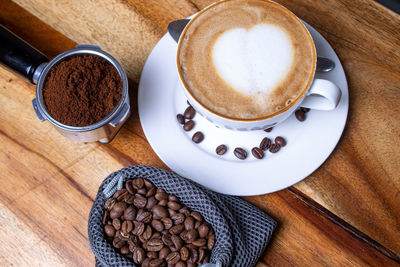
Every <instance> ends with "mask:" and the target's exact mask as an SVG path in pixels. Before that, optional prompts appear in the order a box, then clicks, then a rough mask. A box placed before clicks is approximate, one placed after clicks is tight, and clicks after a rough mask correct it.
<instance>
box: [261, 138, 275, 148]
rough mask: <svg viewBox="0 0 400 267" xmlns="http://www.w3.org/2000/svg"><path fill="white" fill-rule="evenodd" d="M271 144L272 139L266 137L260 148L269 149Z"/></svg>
mask: <svg viewBox="0 0 400 267" xmlns="http://www.w3.org/2000/svg"><path fill="white" fill-rule="evenodd" d="M271 144H272V141H271V139H269V138H268V137H264V138H263V140H261V143H260V148H261V149H262V150H264V151H265V150H268V148H270V146H271Z"/></svg>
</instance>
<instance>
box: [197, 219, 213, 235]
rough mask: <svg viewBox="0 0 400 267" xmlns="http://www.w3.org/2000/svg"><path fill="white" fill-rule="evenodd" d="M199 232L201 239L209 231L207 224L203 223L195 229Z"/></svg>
mask: <svg viewBox="0 0 400 267" xmlns="http://www.w3.org/2000/svg"><path fill="white" fill-rule="evenodd" d="M197 230H198V231H199V236H200V237H201V238H204V237H206V236H207V235H208V232H209V231H210V227H209V226H208V225H207V223H203V224H201V225H200V226H199V228H198V229H197Z"/></svg>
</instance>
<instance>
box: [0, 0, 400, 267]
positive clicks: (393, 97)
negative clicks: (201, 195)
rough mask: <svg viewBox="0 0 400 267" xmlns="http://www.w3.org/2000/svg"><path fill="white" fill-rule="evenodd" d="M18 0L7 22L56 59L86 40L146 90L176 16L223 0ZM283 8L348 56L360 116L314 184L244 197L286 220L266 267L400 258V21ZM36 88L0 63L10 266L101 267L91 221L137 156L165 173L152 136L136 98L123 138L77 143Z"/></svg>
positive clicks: (371, 14) (330, 5)
mask: <svg viewBox="0 0 400 267" xmlns="http://www.w3.org/2000/svg"><path fill="white" fill-rule="evenodd" d="M15 2H17V3H18V5H17V4H15V3H13V2H10V1H9V0H2V1H1V8H0V23H1V24H3V25H5V26H6V27H8V28H9V29H11V30H13V31H14V32H15V33H17V34H18V35H20V36H21V37H22V38H24V39H25V40H26V41H28V42H29V43H31V44H33V45H34V46H35V47H37V48H38V49H39V50H41V51H43V52H44V53H45V54H46V55H48V56H49V57H53V56H55V55H57V54H58V53H60V52H62V51H64V50H67V49H70V48H72V47H74V46H75V45H76V43H92V44H98V45H100V46H102V47H103V48H104V49H105V50H106V51H109V52H110V53H112V54H113V55H115V56H116V57H117V58H118V60H120V61H121V62H122V63H123V65H124V67H125V69H126V70H127V73H128V75H129V77H130V78H131V80H130V85H131V90H132V93H133V95H135V93H136V88H137V82H138V77H139V75H140V71H141V68H142V66H143V64H144V62H145V59H146V57H147V56H148V54H149V53H150V51H151V49H152V47H153V46H154V45H155V43H156V42H157V41H158V39H159V38H160V37H161V36H162V35H163V34H165V32H166V26H167V24H168V22H169V21H170V20H173V19H177V18H182V17H186V16H188V15H191V14H192V13H194V12H196V11H197V10H199V9H201V8H203V7H204V6H206V5H208V4H209V3H211V2H212V1H209V0H202V1H200V0H194V1H187V0H180V1H177V0H176V1H174V0H164V1H158V0H146V1H142V0H129V1H127V0H125V1H122V0H119V1H118V0H114V1H106V0H99V1H78V0H70V1H51V0H43V1H40V2H37V1H33V0H17V1H15ZM278 2H280V3H282V4H284V5H285V6H287V7H289V8H290V9H291V10H293V11H294V12H295V13H296V14H297V15H298V16H299V17H301V18H302V19H304V20H306V21H307V22H308V23H310V24H311V25H312V26H314V27H315V28H316V29H317V30H318V31H320V32H321V34H323V35H324V37H325V38H327V39H328V41H329V42H330V43H331V45H332V46H333V48H334V49H335V50H336V51H337V53H338V55H339V57H340V59H341V60H342V63H343V65H344V68H345V71H346V74H347V79H348V82H349V92H350V114H349V118H348V124H347V127H346V129H345V132H344V134H343V137H342V140H341V141H340V143H339V144H338V146H337V149H336V150H335V151H334V153H333V154H332V155H331V157H330V158H329V159H328V161H327V162H325V163H324V165H323V166H321V167H320V168H319V169H318V170H317V171H316V172H314V173H313V174H312V175H311V176H310V177H309V178H307V179H305V180H304V181H302V182H300V183H299V184H296V185H295V186H294V187H293V188H292V189H289V190H282V191H280V192H277V193H274V194H269V195H263V196H255V197H246V198H245V199H246V200H248V201H250V202H251V203H253V204H255V205H257V206H258V207H260V208H261V209H263V210H265V211H266V212H268V213H269V214H270V215H271V216H273V217H274V218H275V219H277V220H278V222H279V227H278V230H277V231H276V233H275V235H274V237H273V240H272V243H271V244H270V246H269V247H268V249H267V250H266V252H265V254H264V255H263V257H262V258H261V259H260V262H259V266H269V265H274V266H275V265H279V266H280V265H305V264H313V265H340V266H343V265H359V266H365V265H373V266H383V265H385V266H389V265H395V264H396V262H400V257H399V253H400V242H399V240H400V204H399V203H400V175H399V172H400V163H399V162H400V135H399V133H400V105H399V104H400V86H399V85H400V66H399V64H398V63H399V62H400V53H399V52H398V51H399V50H400V32H399V30H398V29H399V28H400V17H399V16H398V15H397V14H395V13H393V12H391V11H389V10H388V9H385V8H384V7H382V6H379V5H378V4H376V3H375V2H373V1H366V0H365V1H361V0H355V1H350V0H348V1H334V0H328V1H320V2H316V1H312V0H295V1H278ZM19 5H20V6H19ZM21 7H23V8H21ZM26 10H28V11H29V12H30V13H28V12H27V11H26ZM37 17H40V19H41V20H39V19H38V18H37ZM34 96H35V89H34V86H32V85H29V84H27V83H26V82H25V81H24V80H22V79H20V78H19V77H17V76H15V75H14V74H13V73H11V72H9V71H7V70H5V69H4V68H0V139H1V140H0V225H1V229H2V230H3V231H0V240H1V241H2V245H1V246H0V261H1V262H2V263H5V265H16V266H21V265H31V266H37V265H52V266H54V265H57V266H58V265H64V266H93V264H94V261H93V255H92V253H91V251H90V247H89V244H88V241H87V229H86V227H87V217H88V214H89V210H90V207H91V204H92V201H93V198H94V196H95V194H96V193H97V188H98V186H99V184H100V183H101V181H102V180H103V179H104V178H105V177H106V176H107V175H108V174H109V173H110V172H112V171H115V170H117V169H119V168H121V167H124V166H128V165H131V164H149V165H153V166H156V167H161V168H165V169H166V168H167V167H166V166H165V165H164V164H163V163H162V162H161V161H160V159H159V158H158V157H157V155H156V154H155V153H154V152H153V150H152V149H151V147H150V145H149V144H148V142H147V140H146V138H145V136H144V133H143V131H142V129H141V126H140V122H139V118H138V115H137V103H136V101H135V100H132V107H133V108H132V111H133V114H132V116H131V118H130V119H129V120H128V122H127V124H126V125H125V126H124V127H123V128H122V130H121V132H120V133H119V134H118V136H117V138H116V139H115V140H114V141H113V142H112V143H111V144H108V145H100V144H97V143H92V144H80V143H75V142H73V141H70V140H68V139H65V138H64V137H62V136H61V135H59V134H58V132H57V131H56V130H55V129H54V128H53V127H51V125H49V124H48V123H46V122H45V123H41V122H39V120H38V119H37V118H36V116H35V114H34V112H33V109H32V107H31V100H32V99H33V98H34ZM133 99H134V97H133ZM5 244H9V245H5Z"/></svg>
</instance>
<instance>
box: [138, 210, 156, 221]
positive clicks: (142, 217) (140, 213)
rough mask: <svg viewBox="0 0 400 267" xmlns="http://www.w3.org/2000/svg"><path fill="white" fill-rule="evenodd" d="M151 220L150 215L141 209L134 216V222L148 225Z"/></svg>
mask: <svg viewBox="0 0 400 267" xmlns="http://www.w3.org/2000/svg"><path fill="white" fill-rule="evenodd" d="M152 219H153V218H152V214H151V213H150V212H148V211H144V210H143V209H140V210H138V212H137V215H136V220H137V221H138V222H143V223H149V222H151V220H152Z"/></svg>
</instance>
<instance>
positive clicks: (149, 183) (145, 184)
mask: <svg viewBox="0 0 400 267" xmlns="http://www.w3.org/2000/svg"><path fill="white" fill-rule="evenodd" d="M143 182H144V186H145V187H146V188H147V189H149V188H152V187H155V186H154V185H153V183H152V182H150V181H149V180H148V179H146V178H143Z"/></svg>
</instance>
